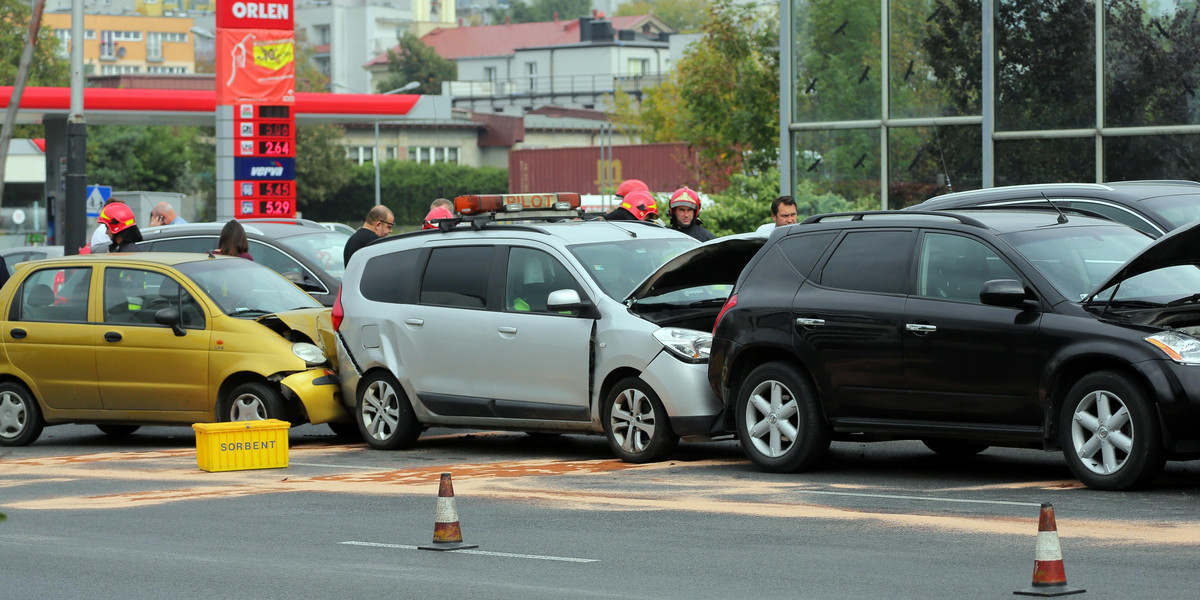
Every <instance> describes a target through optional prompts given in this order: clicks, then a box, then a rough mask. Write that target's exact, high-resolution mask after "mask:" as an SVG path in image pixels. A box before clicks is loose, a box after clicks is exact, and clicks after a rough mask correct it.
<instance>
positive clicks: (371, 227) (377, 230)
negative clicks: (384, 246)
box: [342, 204, 396, 265]
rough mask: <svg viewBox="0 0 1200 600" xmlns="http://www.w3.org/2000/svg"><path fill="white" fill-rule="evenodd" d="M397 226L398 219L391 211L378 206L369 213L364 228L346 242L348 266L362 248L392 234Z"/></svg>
mask: <svg viewBox="0 0 1200 600" xmlns="http://www.w3.org/2000/svg"><path fill="white" fill-rule="evenodd" d="M395 225H396V217H395V216H393V215H392V211H391V209H389V208H388V207H386V206H384V205H382V204H378V205H376V206H375V208H372V209H371V212H369V213H367V220H366V221H363V224H362V227H360V228H359V229H358V231H355V232H354V235H352V236H350V239H348V240H346V249H345V250H344V251H343V253H342V258H343V260H345V261H346V264H347V265H349V264H350V257H351V256H353V255H354V253H355V252H357V251H358V250H359V249H360V248H362V247H363V246H366V245H367V244H370V243H371V242H373V241H375V240H377V239H379V238H381V237H383V236H385V235H387V234H389V233H391V232H392V228H393V227H395Z"/></svg>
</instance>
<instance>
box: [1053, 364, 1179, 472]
mask: <svg viewBox="0 0 1200 600" xmlns="http://www.w3.org/2000/svg"><path fill="white" fill-rule="evenodd" d="M1058 435H1059V443H1060V444H1061V445H1062V449H1063V456H1064V457H1066V459H1067V466H1069V467H1070V468H1071V472H1072V473H1074V474H1075V476H1076V477H1077V478H1079V480H1080V481H1081V482H1083V484H1084V485H1086V486H1088V487H1089V488H1092V489H1096V490H1129V489H1136V488H1139V487H1143V486H1145V485H1146V484H1148V483H1150V481H1151V480H1153V479H1154V478H1155V477H1157V476H1158V474H1159V473H1160V472H1162V467H1163V464H1164V462H1165V461H1166V455H1165V453H1164V451H1163V446H1162V433H1161V431H1160V429H1159V422H1158V415H1157V414H1156V411H1155V410H1154V407H1153V406H1152V405H1151V404H1150V402H1149V401H1148V400H1147V398H1146V394H1145V392H1143V391H1142V389H1141V387H1139V386H1138V385H1137V384H1136V383H1135V382H1133V381H1132V380H1131V379H1130V378H1129V377H1126V376H1125V375H1121V374H1120V373H1116V372H1112V371H1098V372H1095V373H1092V374H1090V375H1087V376H1085V377H1083V378H1082V379H1080V380H1079V381H1078V382H1076V383H1075V385H1073V386H1071V391H1069V392H1067V398H1066V401H1065V402H1064V403H1063V406H1062V413H1061V415H1060V420H1059V430H1058Z"/></svg>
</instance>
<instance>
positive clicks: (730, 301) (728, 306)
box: [339, 290, 737, 335]
mask: <svg viewBox="0 0 1200 600" xmlns="http://www.w3.org/2000/svg"><path fill="white" fill-rule="evenodd" d="M340 291H341V290H339V292H340ZM735 306H737V294H731V295H730V296H729V299H728V300H726V301H725V306H722V307H721V312H719V313H717V320H716V321H713V335H717V325H719V324H720V323H721V317H723V316H725V313H726V312H727V311H728V310H729V309H731V308H733V307H735Z"/></svg>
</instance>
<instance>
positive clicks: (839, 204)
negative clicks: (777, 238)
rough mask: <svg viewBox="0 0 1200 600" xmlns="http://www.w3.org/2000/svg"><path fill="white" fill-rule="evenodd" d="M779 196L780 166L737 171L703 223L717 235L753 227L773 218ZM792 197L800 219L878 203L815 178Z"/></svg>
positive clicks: (798, 187) (707, 210)
mask: <svg viewBox="0 0 1200 600" xmlns="http://www.w3.org/2000/svg"><path fill="white" fill-rule="evenodd" d="M778 196H779V168H778V167H771V168H769V169H766V170H764V171H760V172H758V173H754V174H746V173H735V174H733V175H731V176H730V177H729V187H727V188H725V189H724V190H722V191H721V192H720V193H717V194H713V195H712V200H713V204H714V206H712V207H709V208H705V209H704V214H703V219H704V226H705V227H706V228H707V229H708V230H709V231H711V232H713V234H715V235H717V236H723V235H730V234H734V233H745V232H748V231H754V230H755V229H758V226H759V225H763V224H764V223H770V222H771V203H772V202H774V201H775V198H777V197H778ZM792 198H793V199H795V200H796V213H797V220H799V221H803V220H804V219H806V218H808V217H810V216H812V215H819V214H825V213H832V212H846V211H852V210H869V209H871V208H874V207H875V205H874V203H875V199H874V198H873V197H872V196H870V195H864V196H862V197H860V198H857V199H855V200H847V199H846V198H843V197H842V196H840V195H838V194H835V193H833V192H827V191H826V192H820V191H818V190H817V185H816V184H815V183H814V182H812V181H807V180H803V181H800V182H799V183H797V184H796V191H795V193H794V194H793V195H792ZM664 214H665V213H664Z"/></svg>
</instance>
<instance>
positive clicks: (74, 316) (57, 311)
mask: <svg viewBox="0 0 1200 600" xmlns="http://www.w3.org/2000/svg"><path fill="white" fill-rule="evenodd" d="M91 282H92V269H91V267H74V268H67V269H41V270H38V271H35V272H33V273H30V275H29V277H26V278H25V281H24V282H22V283H21V289H20V290H19V291H18V292H17V296H18V298H19V302H14V303H13V306H12V311H11V312H10V313H9V318H10V319H12V320H14V321H50V322H58V323H83V322H86V321H87V307H88V299H89V297H90V295H91V290H90V288H91Z"/></svg>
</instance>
